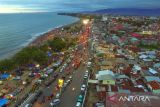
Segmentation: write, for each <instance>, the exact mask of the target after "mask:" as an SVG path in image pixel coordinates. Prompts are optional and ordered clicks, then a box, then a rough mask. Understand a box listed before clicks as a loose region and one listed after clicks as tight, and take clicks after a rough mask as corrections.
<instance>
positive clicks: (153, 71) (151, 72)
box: [148, 68, 158, 75]
mask: <svg viewBox="0 0 160 107" xmlns="http://www.w3.org/2000/svg"><path fill="white" fill-rule="evenodd" d="M148 72H149V73H150V74H152V75H157V74H158V72H157V71H156V70H154V69H152V68H149V70H148Z"/></svg>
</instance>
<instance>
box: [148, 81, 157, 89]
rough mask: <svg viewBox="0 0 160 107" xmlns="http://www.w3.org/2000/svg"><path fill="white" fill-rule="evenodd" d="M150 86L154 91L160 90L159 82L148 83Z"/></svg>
mask: <svg viewBox="0 0 160 107" xmlns="http://www.w3.org/2000/svg"><path fill="white" fill-rule="evenodd" d="M148 85H150V86H151V88H152V89H153V90H158V89H160V84H159V83H158V82H157V81H151V82H148Z"/></svg>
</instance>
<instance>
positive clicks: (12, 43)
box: [0, 12, 78, 59]
mask: <svg viewBox="0 0 160 107" xmlns="http://www.w3.org/2000/svg"><path fill="white" fill-rule="evenodd" d="M76 21H78V18H75V17H71V16H62V15H57V13H52V12H48V13H11V14H4V13H2V14H0V59H5V58H8V57H9V56H12V55H14V54H15V53H16V52H17V51H19V50H21V49H22V48H24V47H25V46H27V45H28V44H29V43H31V42H32V41H33V40H35V39H36V38H37V37H38V36H40V35H42V34H44V33H46V32H48V31H50V30H52V29H54V28H57V27H60V26H63V25H67V24H71V23H74V22H76Z"/></svg>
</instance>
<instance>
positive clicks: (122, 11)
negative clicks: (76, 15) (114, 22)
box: [83, 8, 160, 16]
mask: <svg viewBox="0 0 160 107" xmlns="http://www.w3.org/2000/svg"><path fill="white" fill-rule="evenodd" d="M83 13H98V14H116V15H135V16H160V8H158V9H136V8H116V9H102V10H97V11H86V12H83Z"/></svg>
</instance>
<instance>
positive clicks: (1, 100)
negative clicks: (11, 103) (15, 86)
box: [0, 98, 8, 107]
mask: <svg viewBox="0 0 160 107" xmlns="http://www.w3.org/2000/svg"><path fill="white" fill-rule="evenodd" d="M7 103H8V99H6V98H2V99H0V107H2V106H4V105H6V104H7Z"/></svg>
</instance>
